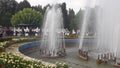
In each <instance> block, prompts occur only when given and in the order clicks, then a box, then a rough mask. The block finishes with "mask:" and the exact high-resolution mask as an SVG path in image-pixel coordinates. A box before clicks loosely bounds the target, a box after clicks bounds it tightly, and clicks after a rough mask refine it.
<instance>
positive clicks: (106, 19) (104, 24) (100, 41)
mask: <svg viewBox="0 0 120 68" xmlns="http://www.w3.org/2000/svg"><path fill="white" fill-rule="evenodd" d="M97 6H98V8H99V10H98V13H97V14H98V15H97V34H96V35H97V36H96V37H97V38H96V39H97V46H96V48H98V50H99V53H98V54H107V53H109V54H114V56H115V57H117V58H120V49H119V48H120V46H119V45H120V13H119V12H120V7H119V6H120V0H99V1H98V2H97Z"/></svg>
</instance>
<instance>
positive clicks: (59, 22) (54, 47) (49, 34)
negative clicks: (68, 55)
mask: <svg viewBox="0 0 120 68" xmlns="http://www.w3.org/2000/svg"><path fill="white" fill-rule="evenodd" d="M63 29H64V26H63V15H62V10H61V7H60V5H59V4H54V5H52V6H49V7H48V8H47V10H46V13H45V17H44V24H43V30H42V41H41V45H40V53H41V55H42V56H45V57H58V56H59V55H63V54H65V43H64V42H65V41H64V33H63Z"/></svg>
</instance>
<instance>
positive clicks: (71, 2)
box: [16, 0, 86, 13]
mask: <svg viewBox="0 0 120 68" xmlns="http://www.w3.org/2000/svg"><path fill="white" fill-rule="evenodd" d="M16 1H17V2H20V1H23V0H16ZM27 1H29V3H30V4H31V5H32V6H35V5H38V4H40V5H42V6H43V7H44V6H45V5H47V4H53V3H63V2H66V4H67V6H66V7H67V9H69V8H72V9H73V10H74V11H75V13H77V12H78V11H79V10H80V8H82V9H83V8H84V6H85V4H86V0H27Z"/></svg>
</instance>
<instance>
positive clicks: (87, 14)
mask: <svg viewBox="0 0 120 68" xmlns="http://www.w3.org/2000/svg"><path fill="white" fill-rule="evenodd" d="M92 7H93V3H92V1H87V3H86V7H85V10H84V15H83V21H82V22H83V23H82V26H81V28H80V30H81V31H80V35H79V36H80V37H79V40H80V43H79V49H80V50H86V48H83V42H84V38H85V35H86V33H87V29H88V23H89V19H90V14H91V8H92Z"/></svg>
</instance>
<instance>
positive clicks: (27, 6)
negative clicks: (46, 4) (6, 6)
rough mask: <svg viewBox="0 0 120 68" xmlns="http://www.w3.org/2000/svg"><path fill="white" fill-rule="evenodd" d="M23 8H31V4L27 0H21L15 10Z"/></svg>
mask: <svg viewBox="0 0 120 68" xmlns="http://www.w3.org/2000/svg"><path fill="white" fill-rule="evenodd" d="M24 8H31V5H30V3H29V2H28V1H27V0H24V1H21V2H20V3H19V4H18V5H17V7H16V11H20V10H23V9H24Z"/></svg>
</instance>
